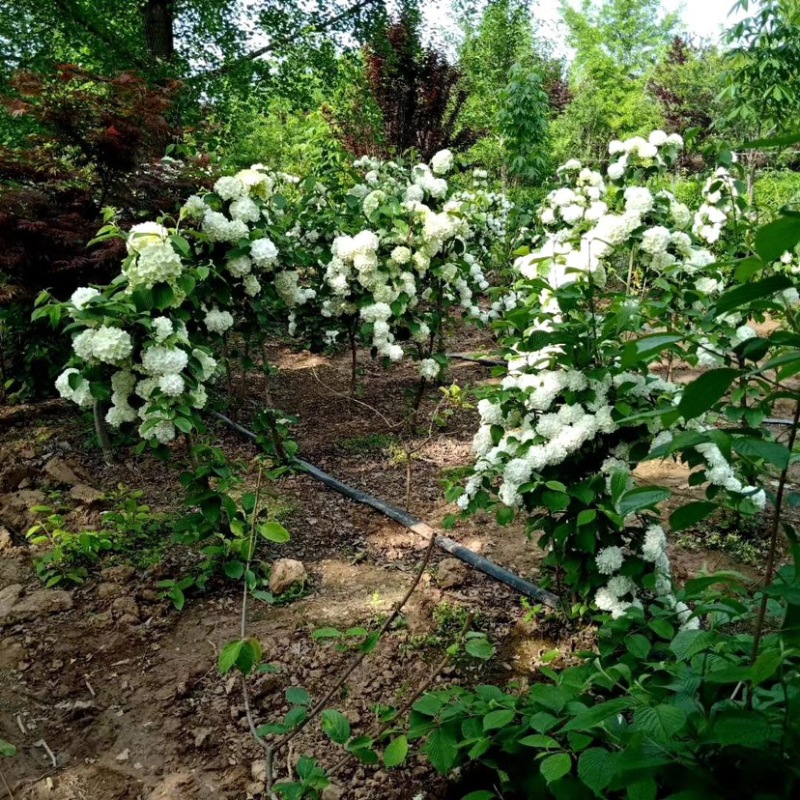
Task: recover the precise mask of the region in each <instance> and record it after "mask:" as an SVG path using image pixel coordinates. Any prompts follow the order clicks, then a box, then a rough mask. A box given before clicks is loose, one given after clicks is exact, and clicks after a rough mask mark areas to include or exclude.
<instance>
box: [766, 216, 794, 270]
mask: <svg viewBox="0 0 800 800" xmlns="http://www.w3.org/2000/svg"><path fill="white" fill-rule="evenodd" d="M798 242H800V219H797V218H795V217H788V216H783V217H778V219H776V220H773V221H772V222H768V223H767V224H766V225H762V226H761V227H760V228H759V229H758V230H757V231H756V239H755V248H756V252H757V253H758V255H759V256H761V258H762V260H763V261H765V262H766V263H767V264H769V263H771V262H772V261H776V260H777V259H779V258H780V257H781V256H782V255H783V254H784V253H785V252H786V251H787V250H794V248H795V246H796V245H797V243H798Z"/></svg>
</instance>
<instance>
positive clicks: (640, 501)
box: [618, 486, 672, 517]
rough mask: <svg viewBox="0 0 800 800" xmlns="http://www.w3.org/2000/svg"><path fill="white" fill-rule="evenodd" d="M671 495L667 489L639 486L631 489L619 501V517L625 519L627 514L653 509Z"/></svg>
mask: <svg viewBox="0 0 800 800" xmlns="http://www.w3.org/2000/svg"><path fill="white" fill-rule="evenodd" d="M671 494H672V492H670V490H669V489H664V488H662V487H660V486H639V487H637V488H636V489H631V490H630V491H629V492H625V494H624V495H622V497H621V498H620V500H619V505H618V508H619V514H620V516H621V517H627V516H628V514H634V513H636V512H637V511H641V510H642V509H644V508H653V507H654V506H656V505H658V504H659V503H663V502H664V500H667V499H668V498H669V497H670V495H671Z"/></svg>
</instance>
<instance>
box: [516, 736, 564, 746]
mask: <svg viewBox="0 0 800 800" xmlns="http://www.w3.org/2000/svg"><path fill="white" fill-rule="evenodd" d="M519 744H521V745H524V746H525V747H536V748H540V749H541V748H544V749H545V750H549V749H550V748H551V747H558V746H559V745H558V742H557V741H556V740H555V739H554V738H553V737H552V736H546V735H545V734H543V733H532V734H531V735H530V736H523V737H522V738H521V739H520V740H519Z"/></svg>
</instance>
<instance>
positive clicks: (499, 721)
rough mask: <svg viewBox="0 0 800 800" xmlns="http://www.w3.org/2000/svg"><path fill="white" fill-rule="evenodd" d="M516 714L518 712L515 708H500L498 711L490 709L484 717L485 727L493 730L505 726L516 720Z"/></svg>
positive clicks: (487, 729) (486, 729)
mask: <svg viewBox="0 0 800 800" xmlns="http://www.w3.org/2000/svg"><path fill="white" fill-rule="evenodd" d="M516 715H517V712H516V711H515V710H514V709H513V708H498V709H497V710H496V711H490V712H489V713H488V714H487V715H486V716H485V717H484V718H483V729H484V730H485V731H491V730H497V728H504V727H505V726H506V725H509V724H510V723H511V722H513V721H514V717H515V716H516Z"/></svg>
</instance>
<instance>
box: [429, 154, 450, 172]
mask: <svg viewBox="0 0 800 800" xmlns="http://www.w3.org/2000/svg"><path fill="white" fill-rule="evenodd" d="M452 166H453V154H452V153H451V152H450V151H449V150H440V151H439V152H438V153H436V154H435V155H434V156H433V158H432V159H431V169H432V170H433V171H434V172H435V173H436V174H437V175H444V174H445V173H447V172H449V171H450V169H451V168H452Z"/></svg>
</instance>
